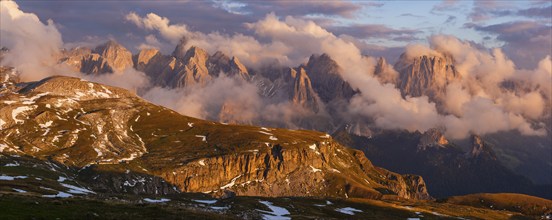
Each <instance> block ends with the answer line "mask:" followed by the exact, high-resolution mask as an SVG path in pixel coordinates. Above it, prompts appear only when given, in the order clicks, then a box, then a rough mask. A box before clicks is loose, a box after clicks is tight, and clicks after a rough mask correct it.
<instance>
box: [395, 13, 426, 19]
mask: <svg viewBox="0 0 552 220" xmlns="http://www.w3.org/2000/svg"><path fill="white" fill-rule="evenodd" d="M399 17H413V18H423V17H424V16H421V15H415V14H412V13H403V14H400V15H399Z"/></svg>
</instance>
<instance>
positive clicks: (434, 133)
mask: <svg viewBox="0 0 552 220" xmlns="http://www.w3.org/2000/svg"><path fill="white" fill-rule="evenodd" d="M448 144H449V142H448V140H447V139H446V138H445V136H444V135H443V134H442V133H441V132H440V131H439V130H438V129H435V128H433V129H429V130H428V131H426V132H425V133H424V134H423V135H422V136H421V137H420V142H419V143H418V150H422V151H423V150H426V149H427V148H430V147H435V148H443V147H446V146H447V145H448Z"/></svg>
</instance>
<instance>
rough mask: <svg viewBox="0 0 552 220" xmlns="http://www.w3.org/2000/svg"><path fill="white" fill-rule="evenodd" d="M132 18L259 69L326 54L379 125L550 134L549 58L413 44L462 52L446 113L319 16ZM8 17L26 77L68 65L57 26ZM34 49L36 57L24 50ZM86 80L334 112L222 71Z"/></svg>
mask: <svg viewBox="0 0 552 220" xmlns="http://www.w3.org/2000/svg"><path fill="white" fill-rule="evenodd" d="M126 19H127V20H128V21H129V22H130V23H131V24H133V25H134V26H136V27H138V28H141V29H143V30H144V31H146V32H148V36H147V37H146V44H148V45H151V44H157V43H159V42H160V40H159V39H158V38H157V37H156V36H160V37H161V38H162V39H164V40H166V41H169V42H176V41H177V40H180V39H182V38H183V37H184V38H186V42H187V43H186V46H187V47H190V46H192V45H195V46H199V47H201V48H205V49H207V50H208V51H209V52H210V53H214V52H215V51H222V52H224V53H226V54H228V55H232V56H237V57H238V58H239V59H240V60H242V62H244V63H245V64H247V65H249V66H253V67H258V66H262V64H263V62H269V61H273V60H278V61H279V62H280V63H281V64H284V65H288V66H296V65H299V64H301V63H304V61H306V59H307V57H309V56H310V55H311V54H313V53H314V54H322V53H326V54H328V55H329V56H330V57H332V58H333V59H334V60H335V61H336V62H337V63H338V65H339V66H340V68H341V70H342V71H341V72H340V74H341V77H342V78H343V79H344V80H345V81H347V82H349V84H350V85H351V86H352V87H353V88H354V89H355V90H356V91H358V92H359V93H357V94H356V95H355V96H353V98H352V99H351V100H350V102H349V103H346V102H345V104H344V106H341V107H343V108H342V109H345V110H344V111H343V112H342V114H345V115H346V117H344V118H348V119H352V120H354V121H359V120H360V121H370V122H373V123H374V125H375V126H377V127H379V128H383V129H407V130H409V131H415V130H419V131H425V130H427V129H429V128H434V127H439V128H444V129H445V130H446V134H447V135H449V136H450V137H453V138H462V137H466V136H467V135H469V134H471V133H477V134H485V133H492V132H497V131H506V130H518V131H519V132H521V133H522V134H527V135H542V134H544V133H545V131H544V130H543V129H541V128H540V127H539V126H538V125H535V124H532V123H531V121H532V120H538V119H541V118H542V117H543V115H544V114H546V111H544V110H543V109H544V108H545V107H546V103H547V100H548V99H547V98H549V97H547V94H546V92H547V91H550V85H545V82H550V81H551V76H552V73H551V69H552V68H551V66H552V64H550V62H551V61H550V57H549V56H548V57H546V58H545V59H541V60H540V62H539V63H538V67H537V68H534V69H533V70H523V71H520V70H518V69H516V65H515V62H513V61H512V60H510V59H509V58H508V56H506V55H505V53H504V52H503V51H502V50H501V49H492V50H486V49H481V48H479V47H478V46H476V45H473V44H472V43H470V42H469V41H462V40H460V39H458V38H455V37H453V36H447V35H435V36H432V37H431V38H429V45H430V46H429V47H428V46H424V45H420V44H413V45H409V46H407V48H406V55H407V56H408V57H417V56H421V55H428V54H430V55H434V56H442V55H444V54H447V55H452V56H453V57H454V58H455V62H456V68H457V70H458V71H459V72H460V74H461V75H462V80H461V81H459V82H457V83H452V84H450V85H448V86H447V88H446V91H447V94H446V100H445V102H444V106H445V108H446V109H445V111H444V112H439V111H437V106H436V103H435V102H434V101H433V100H430V99H429V98H428V97H427V96H420V97H402V95H401V92H400V91H399V90H398V89H397V88H396V87H395V85H393V84H382V83H380V81H379V80H378V79H376V78H374V77H373V76H372V73H373V72H374V66H375V64H376V61H375V59H374V58H372V57H367V56H364V55H363V52H362V49H361V47H360V46H359V45H363V46H364V47H369V46H370V45H366V44H362V42H359V41H355V40H354V38H353V37H351V36H349V35H339V36H337V35H335V34H334V33H332V32H331V31H328V30H327V29H325V28H323V27H321V26H320V25H317V24H316V23H315V22H313V21H309V20H304V19H301V18H297V17H293V16H286V17H285V18H280V17H278V16H276V15H275V14H273V13H269V14H267V15H266V16H265V17H264V18H263V19H260V20H258V21H255V22H249V23H246V24H245V25H244V27H245V28H246V29H248V30H249V31H251V32H252V33H253V34H254V35H245V34H241V33H236V34H232V35H230V34H223V33H219V32H210V33H204V32H200V31H191V30H190V29H188V26H187V25H185V24H178V23H171V21H170V20H169V19H167V18H166V17H161V16H158V15H157V14H154V13H149V14H147V15H146V16H144V17H141V16H139V15H138V14H136V13H129V14H127V15H126ZM2 21H3V22H4V21H8V22H7V25H4V23H3V25H2V29H1V30H2V43H4V42H6V44H8V43H9V44H10V45H11V46H13V48H15V49H14V53H10V54H9V55H8V56H11V58H8V59H6V60H8V61H10V60H11V62H15V61H16V60H20V61H21V63H15V64H16V65H20V66H21V67H22V68H23V69H22V70H23V72H24V73H25V72H27V73H28V74H29V75H28V76H32V77H36V78H40V77H43V76H44V75H48V74H58V73H60V72H63V71H64V70H63V68H62V67H59V65H56V64H55V63H51V62H44V61H47V60H50V58H51V57H55V55H56V53H58V52H59V51H58V50H59V48H61V46H62V45H63V41H62V40H61V35H60V34H59V31H57V29H56V27H55V26H54V25H53V23H52V22H49V23H48V24H43V23H42V22H40V20H39V19H38V18H37V17H36V16H35V15H34V14H28V13H24V12H22V11H20V10H19V9H18V8H17V4H15V3H11V2H10V4H2ZM534 27H535V26H534V25H531V24H524V25H520V26H511V27H493V28H490V29H489V31H491V30H496V31H501V32H503V33H508V34H510V33H511V34H513V33H516V32H520V31H525V30H532V29H533V28H534ZM149 32H153V34H152V33H149ZM387 32H392V31H390V30H387ZM383 33H385V31H383ZM4 36H8V37H4ZM42 44H46V45H42ZM10 45H8V46H10ZM28 51H36V53H31V54H26V53H24V52H28ZM16 58H17V59H16ZM28 63H31V64H33V65H36V66H40V67H43V66H47V68H43V69H42V71H43V73H44V75H41V74H40V73H37V72H34V71H27V70H25V69H24V68H25V65H28ZM11 64H13V63H11ZM48 66H49V67H48ZM33 69H34V67H33ZM81 77H84V76H81ZM86 77H89V79H90V80H92V81H97V82H102V83H108V84H110V85H114V86H120V87H124V88H127V89H131V90H137V91H139V92H140V91H143V93H141V94H143V97H145V98H146V99H148V100H152V101H153V102H156V103H158V104H161V105H164V106H167V107H170V108H173V109H175V110H177V111H179V112H181V113H184V114H187V115H191V116H195V117H199V118H206V119H219V120H221V119H222V120H224V121H230V122H233V121H236V122H240V123H257V122H258V123H269V124H270V123H272V124H279V125H281V126H286V127H299V125H298V124H297V121H300V120H301V119H305V118H308V117H320V116H321V117H324V116H327V115H325V113H323V112H322V113H321V114H320V115H313V114H312V113H308V112H306V111H304V110H302V109H301V108H299V107H297V106H294V105H293V104H291V103H289V101H288V100H272V99H267V98H265V97H261V96H260V95H259V94H258V88H257V87H256V85H255V84H254V83H251V82H246V81H243V80H237V79H234V78H229V77H226V76H224V74H221V76H220V77H217V78H214V79H213V81H211V82H209V83H208V84H206V85H205V86H203V87H189V88H185V89H174V90H173V89H165V88H158V87H154V88H152V89H147V90H143V89H146V88H147V87H148V84H149V82H148V81H147V78H146V77H145V75H144V74H143V73H141V72H137V71H135V70H133V69H127V70H125V71H122V72H118V73H114V74H108V75H100V76H98V77H94V76H86ZM129 79H132V80H129ZM519 79H525V80H524V82H523V83H525V84H527V87H524V90H515V91H512V90H505V89H504V88H503V87H502V85H503V84H504V83H505V82H508V81H516V80H517V81H519ZM220 91H225V92H224V93H221V92H220ZM548 94H549V93H548ZM545 100H546V101H545ZM454 101H457V102H456V103H455V102H454ZM313 121H316V120H313Z"/></svg>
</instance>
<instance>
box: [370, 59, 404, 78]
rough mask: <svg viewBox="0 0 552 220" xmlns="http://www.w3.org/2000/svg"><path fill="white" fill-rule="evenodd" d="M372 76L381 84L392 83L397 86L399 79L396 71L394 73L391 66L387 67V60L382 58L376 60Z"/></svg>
mask: <svg viewBox="0 0 552 220" xmlns="http://www.w3.org/2000/svg"><path fill="white" fill-rule="evenodd" d="M374 76H375V77H376V78H377V79H378V80H379V81H380V82H381V83H392V84H395V85H396V84H397V81H398V78H399V74H398V73H397V71H395V69H393V66H391V65H389V64H388V63H387V60H385V58H383V57H380V58H378V63H377V64H376V68H375V70H374Z"/></svg>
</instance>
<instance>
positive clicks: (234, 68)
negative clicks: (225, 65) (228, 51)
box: [228, 56, 250, 80]
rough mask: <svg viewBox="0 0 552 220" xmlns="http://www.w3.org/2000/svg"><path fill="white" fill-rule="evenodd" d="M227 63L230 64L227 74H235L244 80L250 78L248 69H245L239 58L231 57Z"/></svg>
mask: <svg viewBox="0 0 552 220" xmlns="http://www.w3.org/2000/svg"><path fill="white" fill-rule="evenodd" d="M229 65H230V71H229V74H228V75H230V76H233V75H237V76H239V77H240V78H242V79H245V80H248V79H249V78H250V76H249V71H248V70H247V68H246V67H245V65H243V64H242V63H241V62H240V60H239V59H238V58H237V57H235V56H234V57H232V59H231V60H230V61H229Z"/></svg>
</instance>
